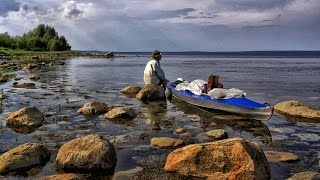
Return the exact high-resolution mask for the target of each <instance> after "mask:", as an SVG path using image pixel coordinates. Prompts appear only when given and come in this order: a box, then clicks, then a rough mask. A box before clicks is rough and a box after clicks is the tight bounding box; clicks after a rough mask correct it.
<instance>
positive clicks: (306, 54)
mask: <svg viewBox="0 0 320 180" xmlns="http://www.w3.org/2000/svg"><path fill="white" fill-rule="evenodd" d="M80 52H90V53H97V54H100V53H107V52H108V51H80ZM114 53H115V55H116V56H117V55H124V56H125V55H130V56H132V55H137V56H150V54H151V51H150V52H114ZM162 54H163V55H186V56H193V55H196V56H210V57H270V58H271V57H280V58H285V57H295V58H320V51H233V52H206V51H181V52H165V51H163V52H162Z"/></svg>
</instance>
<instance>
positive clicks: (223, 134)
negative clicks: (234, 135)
mask: <svg viewBox="0 0 320 180" xmlns="http://www.w3.org/2000/svg"><path fill="white" fill-rule="evenodd" d="M206 134H207V135H208V136H210V137H212V138H214V139H215V140H222V139H227V138H228V133H227V131H225V130H224V129H215V130H212V131H208V132H206Z"/></svg>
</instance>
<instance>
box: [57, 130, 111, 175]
mask: <svg viewBox="0 0 320 180" xmlns="http://www.w3.org/2000/svg"><path fill="white" fill-rule="evenodd" d="M116 163H117V154H116V151H115V148H114V146H113V145H112V144H111V143H109V142H108V141H105V140H103V139H101V138H100V137H99V136H97V135H87V136H85V137H81V138H77V139H74V140H71V141H69V142H67V143H65V144H64V145H62V146H61V148H60V149H59V152H58V154H57V158H56V165H57V167H58V168H61V169H64V170H67V171H75V172H77V171H79V170H80V171H85V172H91V173H92V172H97V173H98V172H103V173H105V174H113V172H114V168H115V166H116Z"/></svg>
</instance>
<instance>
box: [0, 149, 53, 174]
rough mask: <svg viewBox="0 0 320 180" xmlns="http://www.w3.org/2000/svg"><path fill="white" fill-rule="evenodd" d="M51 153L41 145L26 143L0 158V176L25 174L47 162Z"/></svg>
mask: <svg viewBox="0 0 320 180" xmlns="http://www.w3.org/2000/svg"><path fill="white" fill-rule="evenodd" d="M50 156H51V153H50V152H49V150H48V149H47V148H46V147H44V146H43V145H40V144H37V143H26V144H23V145H20V146H18V147H16V148H14V149H11V150H9V151H8V152H6V153H4V154H2V155H1V156H0V174H7V173H9V172H18V173H19V171H21V172H23V171H24V172H25V171H26V170H28V169H31V168H33V167H35V166H43V165H45V164H46V162H47V161H49V159H50Z"/></svg>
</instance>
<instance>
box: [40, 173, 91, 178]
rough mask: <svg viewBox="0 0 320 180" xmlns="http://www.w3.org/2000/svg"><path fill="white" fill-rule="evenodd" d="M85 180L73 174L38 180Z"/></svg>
mask: <svg viewBox="0 0 320 180" xmlns="http://www.w3.org/2000/svg"><path fill="white" fill-rule="evenodd" d="M62 179H63V180H85V178H84V177H82V176H80V175H77V174H73V173H64V174H54V175H50V176H45V177H41V178H38V179H37V180H62Z"/></svg>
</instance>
